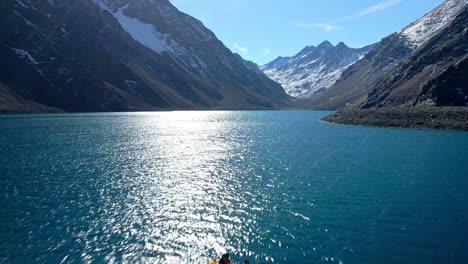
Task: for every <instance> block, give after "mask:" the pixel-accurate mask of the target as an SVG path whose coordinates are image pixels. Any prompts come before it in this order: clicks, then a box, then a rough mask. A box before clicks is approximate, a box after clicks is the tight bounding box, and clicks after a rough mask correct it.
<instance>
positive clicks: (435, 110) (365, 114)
mask: <svg viewBox="0 0 468 264" xmlns="http://www.w3.org/2000/svg"><path fill="white" fill-rule="evenodd" d="M322 120H323V121H326V122H331V123H338V124H346V125H364V126H378V127H401V128H418V129H441V130H462V131H468V107H396V108H378V109H359V110H346V111H342V112H337V113H334V114H331V115H329V116H327V117H325V118H323V119H322Z"/></svg>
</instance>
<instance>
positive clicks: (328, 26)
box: [293, 23, 340, 32]
mask: <svg viewBox="0 0 468 264" xmlns="http://www.w3.org/2000/svg"><path fill="white" fill-rule="evenodd" d="M293 25H294V26H296V27H300V28H309V29H316V28H320V29H322V30H324V31H327V32H330V31H334V30H338V29H340V28H339V27H337V26H335V25H332V24H328V23H293Z"/></svg>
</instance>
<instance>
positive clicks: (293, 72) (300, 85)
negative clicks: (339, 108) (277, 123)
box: [261, 41, 372, 97]
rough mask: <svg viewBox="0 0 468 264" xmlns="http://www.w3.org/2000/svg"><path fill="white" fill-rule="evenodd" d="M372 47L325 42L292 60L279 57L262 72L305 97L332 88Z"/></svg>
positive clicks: (290, 91) (301, 52)
mask: <svg viewBox="0 0 468 264" xmlns="http://www.w3.org/2000/svg"><path fill="white" fill-rule="evenodd" d="M371 48H372V46H368V47H364V48H362V49H352V48H349V47H348V46H346V44H344V43H343V42H340V43H339V44H338V45H336V47H335V46H333V45H332V44H331V43H330V42H329V41H324V42H322V43H320V44H319V45H318V46H317V47H314V46H308V47H305V48H304V49H302V50H301V51H300V52H299V53H297V54H296V55H295V56H293V57H286V58H283V57H279V58H277V59H275V60H274V61H272V62H270V63H268V64H266V65H264V66H262V67H261V69H262V71H263V72H264V73H265V74H266V75H267V76H269V77H270V78H271V79H273V80H275V81H277V82H278V83H280V84H281V85H282V86H283V88H284V89H285V90H286V92H287V93H288V94H290V95H292V96H296V97H308V96H309V95H313V94H314V93H317V92H320V91H323V90H324V89H328V88H329V87H331V86H332V85H333V84H334V83H335V82H336V81H337V80H338V79H339V78H340V77H341V73H342V72H343V71H344V70H345V69H347V68H348V67H349V66H350V65H352V64H353V63H355V62H356V61H358V60H359V59H360V58H362V57H363V55H364V54H366V53H367V52H368V51H369V50H370V49H371Z"/></svg>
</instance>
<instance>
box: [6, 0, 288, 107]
mask: <svg viewBox="0 0 468 264" xmlns="http://www.w3.org/2000/svg"><path fill="white" fill-rule="evenodd" d="M0 58H2V61H1V63H0V111H7V112H28V111H33V112H37V111H60V110H63V111H72V112H74V111H136V110H158V109H271V108H280V107H284V106H287V105H288V104H290V97H289V96H288V95H287V94H286V93H285V92H284V90H283V89H282V87H281V86H280V85H279V84H277V83H276V82H274V81H272V80H270V79H269V78H268V77H266V76H265V75H264V74H263V73H261V72H260V71H258V70H252V69H251V68H249V67H247V66H246V62H245V61H244V60H242V58H240V57H239V56H238V55H236V54H233V53H232V52H231V51H230V50H229V49H228V48H226V47H225V46H224V45H223V44H222V42H221V41H219V40H218V39H217V38H216V36H215V35H214V34H213V33H212V32H211V31H210V30H208V29H207V28H205V27H204V26H203V24H202V23H201V22H200V21H198V20H197V19H195V18H193V17H190V16H189V15H186V14H184V13H182V12H180V11H179V10H177V9H176V8H175V7H174V6H173V5H172V4H171V3H170V2H169V1H168V0H94V1H91V0H86V1H85V0H48V1H45V0H44V1H36V0H5V1H2V2H1V4H0Z"/></svg>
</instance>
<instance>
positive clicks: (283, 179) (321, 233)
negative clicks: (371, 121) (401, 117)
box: [0, 111, 468, 263]
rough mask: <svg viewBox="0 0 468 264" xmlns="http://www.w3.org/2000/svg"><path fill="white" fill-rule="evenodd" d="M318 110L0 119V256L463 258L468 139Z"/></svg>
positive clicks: (15, 259) (466, 252) (42, 259)
mask: <svg viewBox="0 0 468 264" xmlns="http://www.w3.org/2000/svg"><path fill="white" fill-rule="evenodd" d="M327 114H329V112H314V111H256V112H255V111H238V112H230V111H226V112H222V111H221V112H161V113H115V114H113V113H107V114H106V113H103V114H55V115H11V116H0V147H1V150H0V263H31V262H38V263H60V262H62V261H63V263H83V262H85V263H86V262H88V263H96V262H97V263H102V262H117V263H119V262H143V263H144V262H147V263H207V261H208V260H209V259H215V258H217V257H218V256H219V255H220V254H221V253H224V252H225V251H229V252H230V253H231V256H233V258H234V260H235V261H236V262H241V261H243V260H244V259H249V260H250V261H251V263H467V262H468V133H466V132H448V131H430V130H427V131H424V130H413V129H384V128H368V127H352V126H343V125H333V124H328V123H324V122H320V118H322V117H323V116H325V115H327Z"/></svg>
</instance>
